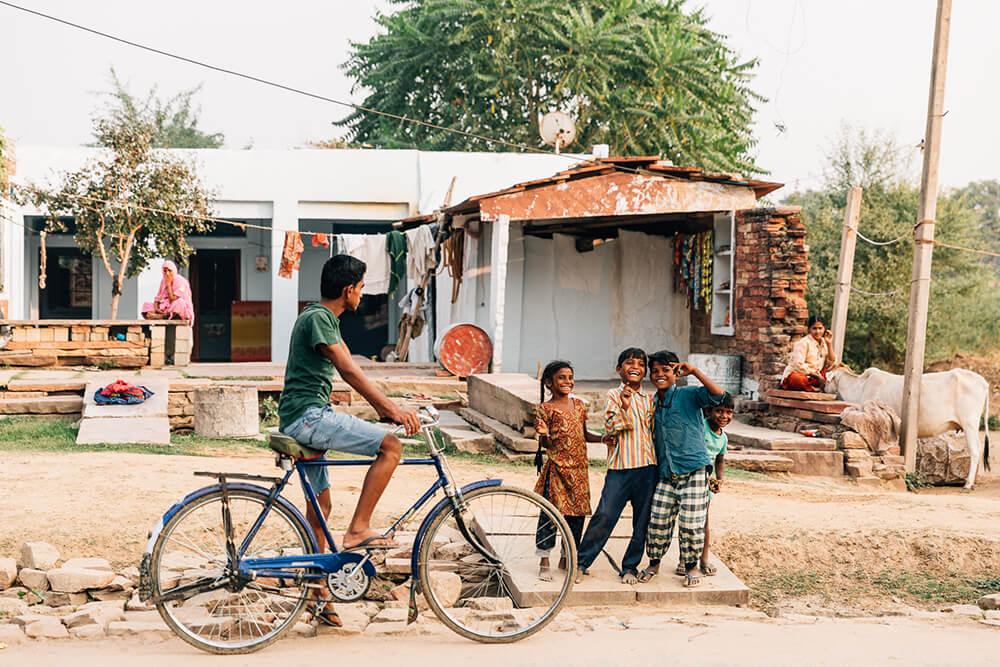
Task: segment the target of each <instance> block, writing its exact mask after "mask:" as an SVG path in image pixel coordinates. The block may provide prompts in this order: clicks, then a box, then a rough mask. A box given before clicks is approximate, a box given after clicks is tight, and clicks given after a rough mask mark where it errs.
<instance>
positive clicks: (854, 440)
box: [837, 431, 868, 450]
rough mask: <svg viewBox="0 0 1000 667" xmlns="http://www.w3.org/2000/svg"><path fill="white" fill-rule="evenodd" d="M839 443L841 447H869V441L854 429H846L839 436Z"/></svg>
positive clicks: (865, 448)
mask: <svg viewBox="0 0 1000 667" xmlns="http://www.w3.org/2000/svg"><path fill="white" fill-rule="evenodd" d="M837 445H838V446H839V447H840V448H841V449H864V450H867V449H868V443H867V442H866V441H865V439H864V438H862V437H861V434H860V433H855V432H854V431H844V432H843V433H841V434H840V435H838V436H837Z"/></svg>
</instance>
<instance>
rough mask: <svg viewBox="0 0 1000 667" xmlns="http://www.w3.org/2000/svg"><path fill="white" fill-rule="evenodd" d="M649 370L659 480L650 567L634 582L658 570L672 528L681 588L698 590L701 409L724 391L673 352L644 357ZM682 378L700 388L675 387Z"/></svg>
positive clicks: (703, 494)
mask: <svg viewBox="0 0 1000 667" xmlns="http://www.w3.org/2000/svg"><path fill="white" fill-rule="evenodd" d="M649 369H650V379H652V381H653V386H654V387H656V396H655V397H654V399H653V402H654V408H653V446H654V448H655V449H656V460H657V465H658V467H659V475H660V481H659V482H658V483H657V485H656V490H655V491H654V492H653V502H652V507H651V510H650V518H649V530H648V532H647V538H646V555H647V556H649V566H648V567H646V568H645V569H644V570H643V571H642V572H641V573H640V576H639V581H649V580H650V579H652V578H653V577H655V576H656V574H657V573H658V572H659V571H660V560H661V559H662V558H663V554H665V553H666V552H667V549H668V548H669V547H670V539H671V536H672V534H673V532H674V523H677V524H678V527H677V537H678V541H679V542H680V552H681V561H682V562H683V563H684V586H686V587H692V586H697V585H698V584H700V583H701V576H700V574H699V572H698V561H699V560H700V558H701V554H702V550H703V549H704V546H705V518H706V512H707V511H708V471H709V468H710V467H711V460H710V459H709V458H708V452H707V451H706V448H705V417H704V416H703V413H702V410H703V409H704V408H707V407H709V406H711V405H718V403H719V402H720V401H721V400H722V397H723V395H724V394H725V392H724V391H723V390H722V389H721V388H719V386H718V385H717V384H715V383H714V382H712V381H711V380H710V379H708V378H707V377H706V376H705V375H704V373H702V372H701V371H700V370H698V369H697V368H695V367H694V366H691V365H689V364H682V363H680V359H678V358H677V355H676V354H674V353H673V352H668V351H666V350H663V351H661V352H656V353H654V354H651V355H649ZM687 375H694V376H695V377H696V378H698V380H699V381H700V382H701V384H702V386H701V387H678V386H676V382H677V379H678V378H682V377H685V376H687Z"/></svg>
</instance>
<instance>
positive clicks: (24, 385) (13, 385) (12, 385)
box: [7, 379, 87, 394]
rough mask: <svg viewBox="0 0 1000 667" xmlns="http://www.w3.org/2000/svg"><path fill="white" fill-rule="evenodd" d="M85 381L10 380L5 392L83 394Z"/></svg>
mask: <svg viewBox="0 0 1000 667" xmlns="http://www.w3.org/2000/svg"><path fill="white" fill-rule="evenodd" d="M86 386H87V381H86V380H83V379H80V380H11V381H10V382H8V383H7V391H44V392H46V393H50V392H56V391H76V392H80V393H81V394H82V393H83V390H84V389H85V388H86Z"/></svg>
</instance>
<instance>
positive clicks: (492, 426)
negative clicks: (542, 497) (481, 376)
mask: <svg viewBox="0 0 1000 667" xmlns="http://www.w3.org/2000/svg"><path fill="white" fill-rule="evenodd" d="M472 377H476V376H475V375H474V376H472ZM458 414H459V415H461V417H462V419H464V420H466V421H468V422H471V423H472V424H474V425H475V426H477V427H478V428H481V429H482V430H483V431H486V432H487V433H489V434H491V435H492V436H493V437H494V438H496V439H497V440H499V441H500V443H501V444H503V445H504V446H505V447H507V448H509V449H512V450H514V451H515V452H520V453H523V454H528V453H531V454H534V453H535V451H536V450H537V449H538V443H537V442H536V441H535V440H534V439H531V438H525V437H524V436H523V435H521V433H519V432H518V431H515V430H514V429H512V428H510V427H508V426H507V425H506V424H502V423H500V422H499V421H497V420H496V419H493V418H491V417H488V416H486V415H484V414H482V413H481V412H479V411H478V410H475V409H473V408H462V409H460V410H459V411H458Z"/></svg>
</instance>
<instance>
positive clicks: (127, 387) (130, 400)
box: [94, 380, 153, 405]
mask: <svg viewBox="0 0 1000 667" xmlns="http://www.w3.org/2000/svg"><path fill="white" fill-rule="evenodd" d="M152 395H153V392H151V391H150V390H149V389H147V388H146V387H143V386H141V385H138V386H137V385H134V384H129V383H128V382H125V380H115V381H114V382H112V383H111V384H109V385H105V386H104V387H101V388H100V389H98V390H97V392H96V393H94V402H95V403H97V404H98V405H135V404H137V403H142V402H144V401H145V400H146V399H147V398H149V397H150V396H152Z"/></svg>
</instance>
